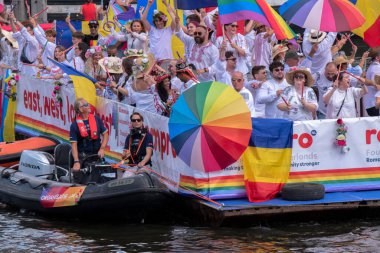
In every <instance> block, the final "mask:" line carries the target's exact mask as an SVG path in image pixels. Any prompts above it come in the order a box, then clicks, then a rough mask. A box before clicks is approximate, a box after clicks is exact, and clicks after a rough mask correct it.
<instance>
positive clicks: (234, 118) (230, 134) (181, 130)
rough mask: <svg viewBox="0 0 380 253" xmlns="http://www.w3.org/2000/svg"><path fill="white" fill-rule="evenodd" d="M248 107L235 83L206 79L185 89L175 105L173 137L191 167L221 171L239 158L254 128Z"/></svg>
mask: <svg viewBox="0 0 380 253" xmlns="http://www.w3.org/2000/svg"><path fill="white" fill-rule="evenodd" d="M250 115H251V114H250V112H249V109H248V107H247V105H246V103H245V101H244V99H243V97H242V96H241V95H240V94H239V93H237V92H236V91H235V90H234V89H233V88H232V87H230V86H228V85H226V84H222V83H218V82H205V83H200V84H197V85H195V86H193V87H191V88H190V89H188V90H187V91H185V92H184V93H183V94H182V95H181V96H180V97H179V98H178V100H177V101H176V103H175V104H174V106H173V108H172V113H171V115H170V119H169V135H170V141H171V143H172V145H173V147H174V149H175V151H176V152H177V155H178V156H179V157H180V158H181V159H182V160H183V161H184V162H185V163H186V164H187V165H188V166H190V167H191V168H194V169H197V170H200V171H203V172H210V171H218V170H222V169H224V168H226V167H227V166H229V165H231V164H232V163H234V162H235V161H237V160H238V159H239V158H240V156H241V155H242V153H243V152H244V151H245V149H246V148H247V146H248V142H249V138H250V136H251V132H252V122H251V116H250Z"/></svg>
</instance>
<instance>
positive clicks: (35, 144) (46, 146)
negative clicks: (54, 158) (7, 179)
mask: <svg viewBox="0 0 380 253" xmlns="http://www.w3.org/2000/svg"><path fill="white" fill-rule="evenodd" d="M58 144H59V141H57V140H55V139H53V138H50V137H44V136H40V137H31V138H28V139H25V140H20V141H15V142H10V143H7V142H1V143H0V166H2V167H9V166H12V165H14V164H17V163H18V162H19V160H20V156H21V153H22V151H23V150H26V149H27V150H39V151H44V152H48V153H53V151H54V148H55V146H57V145H58Z"/></svg>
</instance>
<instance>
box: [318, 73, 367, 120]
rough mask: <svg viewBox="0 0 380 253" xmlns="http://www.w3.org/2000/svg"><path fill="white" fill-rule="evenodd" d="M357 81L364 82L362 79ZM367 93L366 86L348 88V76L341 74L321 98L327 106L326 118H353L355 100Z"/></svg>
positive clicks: (354, 114)
mask: <svg viewBox="0 0 380 253" xmlns="http://www.w3.org/2000/svg"><path fill="white" fill-rule="evenodd" d="M358 79H359V80H360V82H362V83H364V82H365V79H364V78H362V77H359V78H358ZM367 92H368V89H367V87H366V85H362V87H361V88H355V87H350V75H349V74H347V73H345V72H341V73H340V74H339V77H338V80H336V81H335V82H334V84H333V87H330V88H329V89H328V90H327V92H326V94H325V95H324V96H323V102H324V103H325V104H327V112H326V118H327V119H337V118H355V117H356V108H355V103H356V102H355V99H359V98H361V97H362V96H364V95H365V94H367Z"/></svg>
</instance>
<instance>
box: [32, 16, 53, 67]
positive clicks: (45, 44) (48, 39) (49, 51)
mask: <svg viewBox="0 0 380 253" xmlns="http://www.w3.org/2000/svg"><path fill="white" fill-rule="evenodd" d="M29 21H30V23H31V24H32V26H33V32H34V36H35V37H36V39H37V41H38V43H39V44H40V48H41V51H40V52H39V54H38V57H41V60H42V62H43V64H44V65H45V66H48V67H53V66H54V64H53V63H52V62H51V61H49V60H48V58H52V59H53V58H54V50H55V47H56V46H57V45H56V44H55V38H56V36H57V33H56V32H55V31H54V30H46V32H45V31H44V30H43V29H42V28H41V26H39V25H38V24H37V22H36V20H35V19H34V18H33V17H30V18H29Z"/></svg>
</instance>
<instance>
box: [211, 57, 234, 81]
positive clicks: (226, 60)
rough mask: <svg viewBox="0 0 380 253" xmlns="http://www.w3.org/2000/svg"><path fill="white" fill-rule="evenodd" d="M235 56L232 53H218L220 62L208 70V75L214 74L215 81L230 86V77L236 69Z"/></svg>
mask: <svg viewBox="0 0 380 253" xmlns="http://www.w3.org/2000/svg"><path fill="white" fill-rule="evenodd" d="M236 60H237V58H236V56H235V55H234V53H233V52H232V51H227V52H223V51H222V50H221V51H220V60H219V61H218V62H217V64H216V65H214V67H213V68H211V69H210V73H215V80H216V81H218V82H221V83H225V84H228V85H230V86H232V82H231V76H232V73H234V72H235V71H237V69H236Z"/></svg>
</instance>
